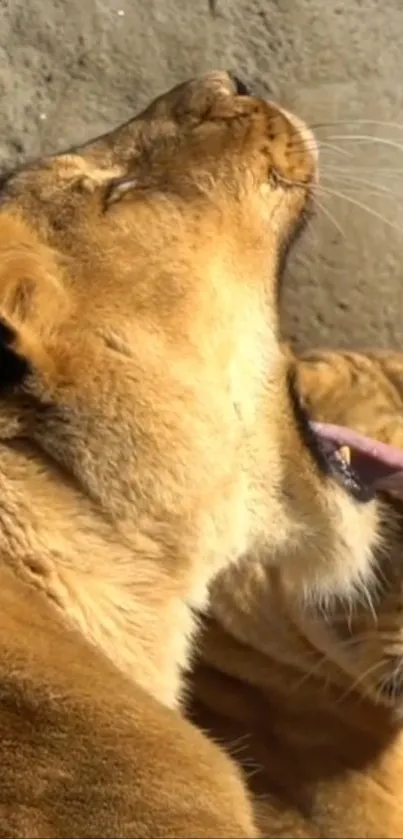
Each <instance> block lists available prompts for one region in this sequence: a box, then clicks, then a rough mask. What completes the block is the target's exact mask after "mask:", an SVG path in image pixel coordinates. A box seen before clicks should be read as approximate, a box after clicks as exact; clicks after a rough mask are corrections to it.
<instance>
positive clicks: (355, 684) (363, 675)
mask: <svg viewBox="0 0 403 839" xmlns="http://www.w3.org/2000/svg"><path fill="white" fill-rule="evenodd" d="M386 662H387V659H386V657H385V656H384V657H383V658H382V659H381V660H380V661H377V662H376V663H375V664H372V665H371V667H367V669H366V670H364V671H363V673H360V675H359V676H357V678H356V679H354V680H353V681H352V683H351V684H350V685H349V686H348V688H347V690H346V691H344V693H342V694H341V696H340V697H339V698H338V699H337V704H338V703H339V702H343V701H344V700H345V699H347V697H348V696H349V695H350V694H351V693H353V691H355V690H356V688H358V687H359V686H360V685H361V684H362V683H363V682H364V681H365V679H367V678H368V676H372V675H373V674H374V673H377V672H378V670H381V669H382V667H384V665H385V664H386Z"/></svg>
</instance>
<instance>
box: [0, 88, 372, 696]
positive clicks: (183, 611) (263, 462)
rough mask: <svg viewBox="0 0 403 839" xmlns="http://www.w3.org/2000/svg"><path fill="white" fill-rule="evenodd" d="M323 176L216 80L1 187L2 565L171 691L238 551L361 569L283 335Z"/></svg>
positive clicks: (317, 585)
mask: <svg viewBox="0 0 403 839" xmlns="http://www.w3.org/2000/svg"><path fill="white" fill-rule="evenodd" d="M316 178H317V153H316V146H315V142H314V138H313V136H312V134H311V133H310V131H309V130H308V129H307V128H306V126H304V124H303V123H301V122H300V120H298V119H297V118H296V117H293V116H291V115H290V114H288V113H287V112H285V111H283V110H282V109H281V108H279V107H278V106H276V105H274V104H272V103H269V102H265V101H263V100H261V99H257V98H255V97H253V96H250V95H248V93H247V91H245V89H244V87H243V86H242V85H241V84H240V83H239V82H238V81H237V80H236V79H235V80H234V79H233V78H231V77H230V76H229V75H228V74H226V73H212V74H209V75H207V76H205V77H203V78H201V79H196V80H193V81H191V82H188V83H186V84H184V85H181V86H179V87H177V88H175V89H174V90H172V91H171V92H169V93H167V94H166V95H164V96H161V97H160V98H159V99H157V100H156V101H155V102H154V103H152V104H151V105H150V106H149V108H147V109H146V110H145V111H144V112H143V113H141V114H140V115H139V116H137V117H136V118H134V119H133V120H131V121H130V122H128V123H127V124H125V125H123V126H120V127H119V128H118V129H116V130H114V131H111V132H110V133H109V134H107V135H106V136H104V137H101V138H99V139H96V140H94V141H91V142H89V143H88V144H86V145H85V146H82V147H80V148H76V149H74V150H70V151H69V152H68V153H65V154H59V155H56V156H53V157H49V158H46V159H44V160H39V161H38V162H36V163H35V164H32V165H28V166H26V167H24V168H23V169H22V170H20V171H19V172H16V173H13V174H11V175H10V176H9V177H8V178H4V179H3V182H2V189H1V203H0V318H1V320H0V323H1V329H0V355H1V370H0V384H1V386H2V394H1V403H0V491H1V497H2V506H1V510H0V533H1V543H2V550H3V555H4V561H7V563H8V564H10V565H12V566H13V567H14V568H15V570H16V571H17V572H18V573H19V575H20V576H22V577H23V578H24V579H25V580H26V581H27V582H29V583H30V584H33V585H38V586H40V587H41V588H42V589H43V590H44V591H45V593H46V594H47V596H48V597H49V598H50V599H51V601H52V602H53V603H54V604H56V606H57V607H58V608H61V609H62V610H63V611H64V613H65V614H67V615H68V616H69V618H71V619H72V620H73V621H74V623H75V625H78V626H79V627H80V628H81V629H82V630H83V631H84V632H85V633H86V634H87V635H88V636H89V637H90V638H91V639H92V640H93V641H94V642H95V643H97V644H100V645H101V646H102V648H103V649H104V650H105V651H106V652H107V653H108V654H109V655H110V656H111V657H113V659H114V660H116V661H117V663H118V664H120V665H121V666H122V667H123V668H124V669H125V670H127V671H129V672H130V673H132V672H136V674H137V677H138V678H139V679H140V681H142V682H143V683H145V684H146V685H147V687H148V688H150V689H153V690H154V692H155V691H157V692H158V695H159V696H163V697H164V699H166V701H169V702H170V701H173V700H172V697H173V695H176V690H177V671H178V670H179V668H180V666H182V665H185V663H186V660H187V644H188V637H189V636H190V634H191V618H190V610H189V606H190V605H193V606H194V605H196V606H200V605H203V604H204V602H205V598H206V591H207V586H208V583H209V582H210V580H211V578H212V577H213V576H214V575H215V574H216V573H217V572H218V571H219V570H220V569H221V568H222V567H223V566H225V565H227V564H228V563H229V561H230V560H233V559H238V558H239V557H240V556H243V555H245V556H246V555H248V556H251V555H255V556H256V555H257V554H259V555H260V556H261V555H264V557H265V561H267V562H268V563H269V564H279V565H284V573H286V574H287V579H288V580H289V583H290V585H293V587H294V589H296V590H298V591H302V593H303V594H305V595H307V594H309V593H310V592H315V593H316V594H321V595H323V594H325V595H333V594H334V593H335V592H337V591H339V592H341V593H344V594H345V593H347V594H351V592H352V591H353V590H354V588H355V585H356V583H357V581H362V580H367V578H368V576H369V574H370V570H371V563H372V547H373V543H374V541H375V540H376V530H377V520H378V516H377V510H376V504H375V503H374V501H373V500H368V496H367V495H366V494H365V492H364V491H363V488H362V486H361V484H360V483H359V481H358V480H356V478H355V476H354V475H353V474H352V473H351V472H350V471H349V469H348V467H347V466H346V464H342V463H341V462H340V460H339V459H338V458H337V457H335V456H334V454H333V452H327V451H325V450H324V449H323V447H322V446H321V445H320V441H319V438H318V434H316V432H315V431H314V430H313V429H312V427H311V426H310V424H309V421H308V418H307V416H306V415H305V413H304V410H303V408H302V407H301V405H300V404H299V398H298V388H297V386H296V382H295V377H294V376H293V373H292V364H291V361H290V359H289V357H288V355H287V354H286V352H285V351H284V350H283V348H282V347H281V345H280V343H279V313H278V301H279V291H280V289H279V282H280V279H281V276H282V265H283V262H284V256H285V253H286V251H287V248H288V246H289V244H290V242H291V240H292V239H293V237H294V236H295V233H296V232H297V230H298V228H299V227H300V226H301V223H302V221H303V219H304V215H305V213H306V211H307V208H308V206H309V199H310V194H311V190H312V188H313V184H314V183H315V180H316ZM301 545H307V546H308V550H306V549H305V547H304V549H303V550H301ZM173 661H174V663H175V664H174V667H173V665H172V662H173ZM171 671H173V672H171ZM175 674H176V675H175ZM156 684H158V689H157V688H155V685H156ZM150 685H154V687H153V688H151V687H150ZM162 685H165V686H166V687H165V688H163V687H162ZM167 685H168V686H167Z"/></svg>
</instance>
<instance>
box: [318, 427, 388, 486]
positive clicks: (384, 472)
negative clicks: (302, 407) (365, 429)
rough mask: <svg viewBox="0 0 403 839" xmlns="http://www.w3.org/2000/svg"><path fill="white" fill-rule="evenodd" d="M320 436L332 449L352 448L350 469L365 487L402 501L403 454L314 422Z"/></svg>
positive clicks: (360, 435) (351, 432)
mask: <svg viewBox="0 0 403 839" xmlns="http://www.w3.org/2000/svg"><path fill="white" fill-rule="evenodd" d="M312 427H313V429H314V431H315V432H316V434H317V435H318V437H319V438H320V439H321V440H323V441H324V443H325V444H326V443H327V444H328V445H330V446H331V448H337V449H338V448H340V446H349V448H350V450H351V466H352V468H353V469H354V470H355V472H356V473H357V475H358V477H359V478H360V480H361V481H362V483H363V484H365V485H367V486H369V487H372V488H373V489H380V490H386V491H389V492H393V493H394V494H395V495H399V496H400V497H401V498H403V451H402V450H401V449H397V448H395V447H394V446H389V445H387V444H386V443H381V442H379V441H378V440H373V439H371V437H366V436H365V435H364V434H359V433H358V432H357V431H353V430H352V429H351V428H345V427H344V426H342V425H331V424H330V423H326V422H312Z"/></svg>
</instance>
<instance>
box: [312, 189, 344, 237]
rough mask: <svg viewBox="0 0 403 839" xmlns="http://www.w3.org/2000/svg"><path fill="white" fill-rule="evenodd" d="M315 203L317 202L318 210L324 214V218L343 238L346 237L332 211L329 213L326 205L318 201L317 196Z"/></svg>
mask: <svg viewBox="0 0 403 839" xmlns="http://www.w3.org/2000/svg"><path fill="white" fill-rule="evenodd" d="M315 204H317V206H318V207H319V209H320V211H321V212H322V213H323V215H324V216H326V218H327V219H328V220H329V221H330V222H331V224H333V225H334V227H335V228H336V230H337V231H338V232H339V233H340V235H341V236H342V237H343V239H346V238H347V237H346V234H345V232H344V230H343V228H342V226H341V225H340V224H339V222H338V221H337V219H336V218H335V216H334V215H333V213H331V212H330V210H328V209H327V207H325V205H324V204H323V203H322V202H321V201H319V198H318V197H317V196H315Z"/></svg>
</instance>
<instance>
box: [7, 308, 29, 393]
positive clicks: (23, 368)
mask: <svg viewBox="0 0 403 839" xmlns="http://www.w3.org/2000/svg"><path fill="white" fill-rule="evenodd" d="M21 337H22V336H20V335H19V331H18V328H16V327H15V326H14V325H13V324H12V323H11V322H10V321H9V319H8V318H7V317H4V316H3V315H2V314H0V393H1V392H3V391H5V390H8V389H10V388H14V387H18V385H21V384H22V382H23V381H24V379H26V377H27V376H28V374H29V373H30V370H31V365H30V362H29V359H28V357H27V355H26V353H25V348H24V347H23V343H24V342H23V341H22V340H21Z"/></svg>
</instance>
